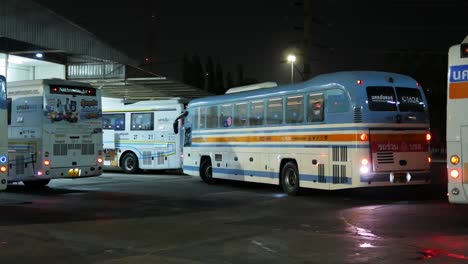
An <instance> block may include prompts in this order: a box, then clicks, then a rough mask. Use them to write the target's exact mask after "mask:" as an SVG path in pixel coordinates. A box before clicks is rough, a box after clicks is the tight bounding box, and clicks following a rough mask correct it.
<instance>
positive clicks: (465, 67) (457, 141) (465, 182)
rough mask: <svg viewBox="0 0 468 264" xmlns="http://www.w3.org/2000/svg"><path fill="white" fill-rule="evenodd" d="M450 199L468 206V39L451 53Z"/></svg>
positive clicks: (449, 81)
mask: <svg viewBox="0 0 468 264" xmlns="http://www.w3.org/2000/svg"><path fill="white" fill-rule="evenodd" d="M447 89H448V91H447V139H446V141H447V170H448V199H449V202H451V203H460V204H468V153H467V152H468V116H467V112H468V36H467V37H466V38H465V39H464V40H463V42H462V43H461V44H458V45H454V46H452V47H450V49H449V52H448V85H447Z"/></svg>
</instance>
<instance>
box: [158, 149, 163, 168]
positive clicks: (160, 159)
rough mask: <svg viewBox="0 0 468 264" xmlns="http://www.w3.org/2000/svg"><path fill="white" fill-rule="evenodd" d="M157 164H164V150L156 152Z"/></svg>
mask: <svg viewBox="0 0 468 264" xmlns="http://www.w3.org/2000/svg"><path fill="white" fill-rule="evenodd" d="M157 155H158V165H163V164H164V152H158V153H157Z"/></svg>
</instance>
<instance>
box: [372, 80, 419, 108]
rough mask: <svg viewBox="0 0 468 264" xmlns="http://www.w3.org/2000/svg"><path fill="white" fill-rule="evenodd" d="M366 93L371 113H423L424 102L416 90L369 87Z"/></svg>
mask: <svg viewBox="0 0 468 264" xmlns="http://www.w3.org/2000/svg"><path fill="white" fill-rule="evenodd" d="M366 91H367V99H368V102H369V110H371V111H386V112H388V111H400V112H423V111H424V101H423V98H422V96H421V92H420V91H419V90H418V89H415V88H407V87H396V88H395V89H394V88H393V87H391V86H369V87H367V89H366ZM395 92H396V96H395ZM397 105H398V107H397Z"/></svg>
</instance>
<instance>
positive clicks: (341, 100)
mask: <svg viewBox="0 0 468 264" xmlns="http://www.w3.org/2000/svg"><path fill="white" fill-rule="evenodd" d="M240 90H242V89H240ZM179 119H183V120H184V124H183V133H184V159H183V161H184V167H183V169H184V173H186V174H190V175H193V176H200V177H201V178H202V179H203V180H204V181H205V182H207V183H213V182H214V181H215V179H216V178H221V179H230V180H238V181H249V182H260V183H269V184H276V185H278V184H279V185H282V187H283V190H284V191H285V192H286V193H288V194H290V195H295V194H297V193H298V191H299V188H300V187H305V188H317V189H326V190H329V189H330V190H334V189H343V188H356V187H367V186H391V185H413V184H427V183H429V182H430V162H431V158H430V155H429V141H430V137H431V136H430V133H429V132H430V131H429V116H428V106H427V102H426V98H425V96H424V93H423V90H422V88H421V87H420V85H419V84H418V83H417V82H416V80H414V79H413V78H411V77H409V76H405V75H401V74H396V73H389V72H375V71H354V72H337V73H331V74H323V75H319V76H317V77H315V78H313V79H311V80H309V81H306V82H302V83H297V84H291V85H284V86H278V87H272V88H271V87H270V88H260V89H257V90H250V91H243V92H238V93H229V94H225V95H220V96H213V97H207V98H200V99H195V100H192V101H191V102H190V103H189V105H188V107H187V110H186V111H185V112H184V113H183V114H182V115H181V116H179V118H178V119H176V121H175V122H174V129H175V130H176V129H178V124H179V123H178V122H179V121H178V120H179Z"/></svg>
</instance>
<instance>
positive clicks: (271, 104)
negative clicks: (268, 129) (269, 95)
mask: <svg viewBox="0 0 468 264" xmlns="http://www.w3.org/2000/svg"><path fill="white" fill-rule="evenodd" d="M281 123H283V98H273V99H269V100H268V106H267V124H268V125H275V124H281Z"/></svg>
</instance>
